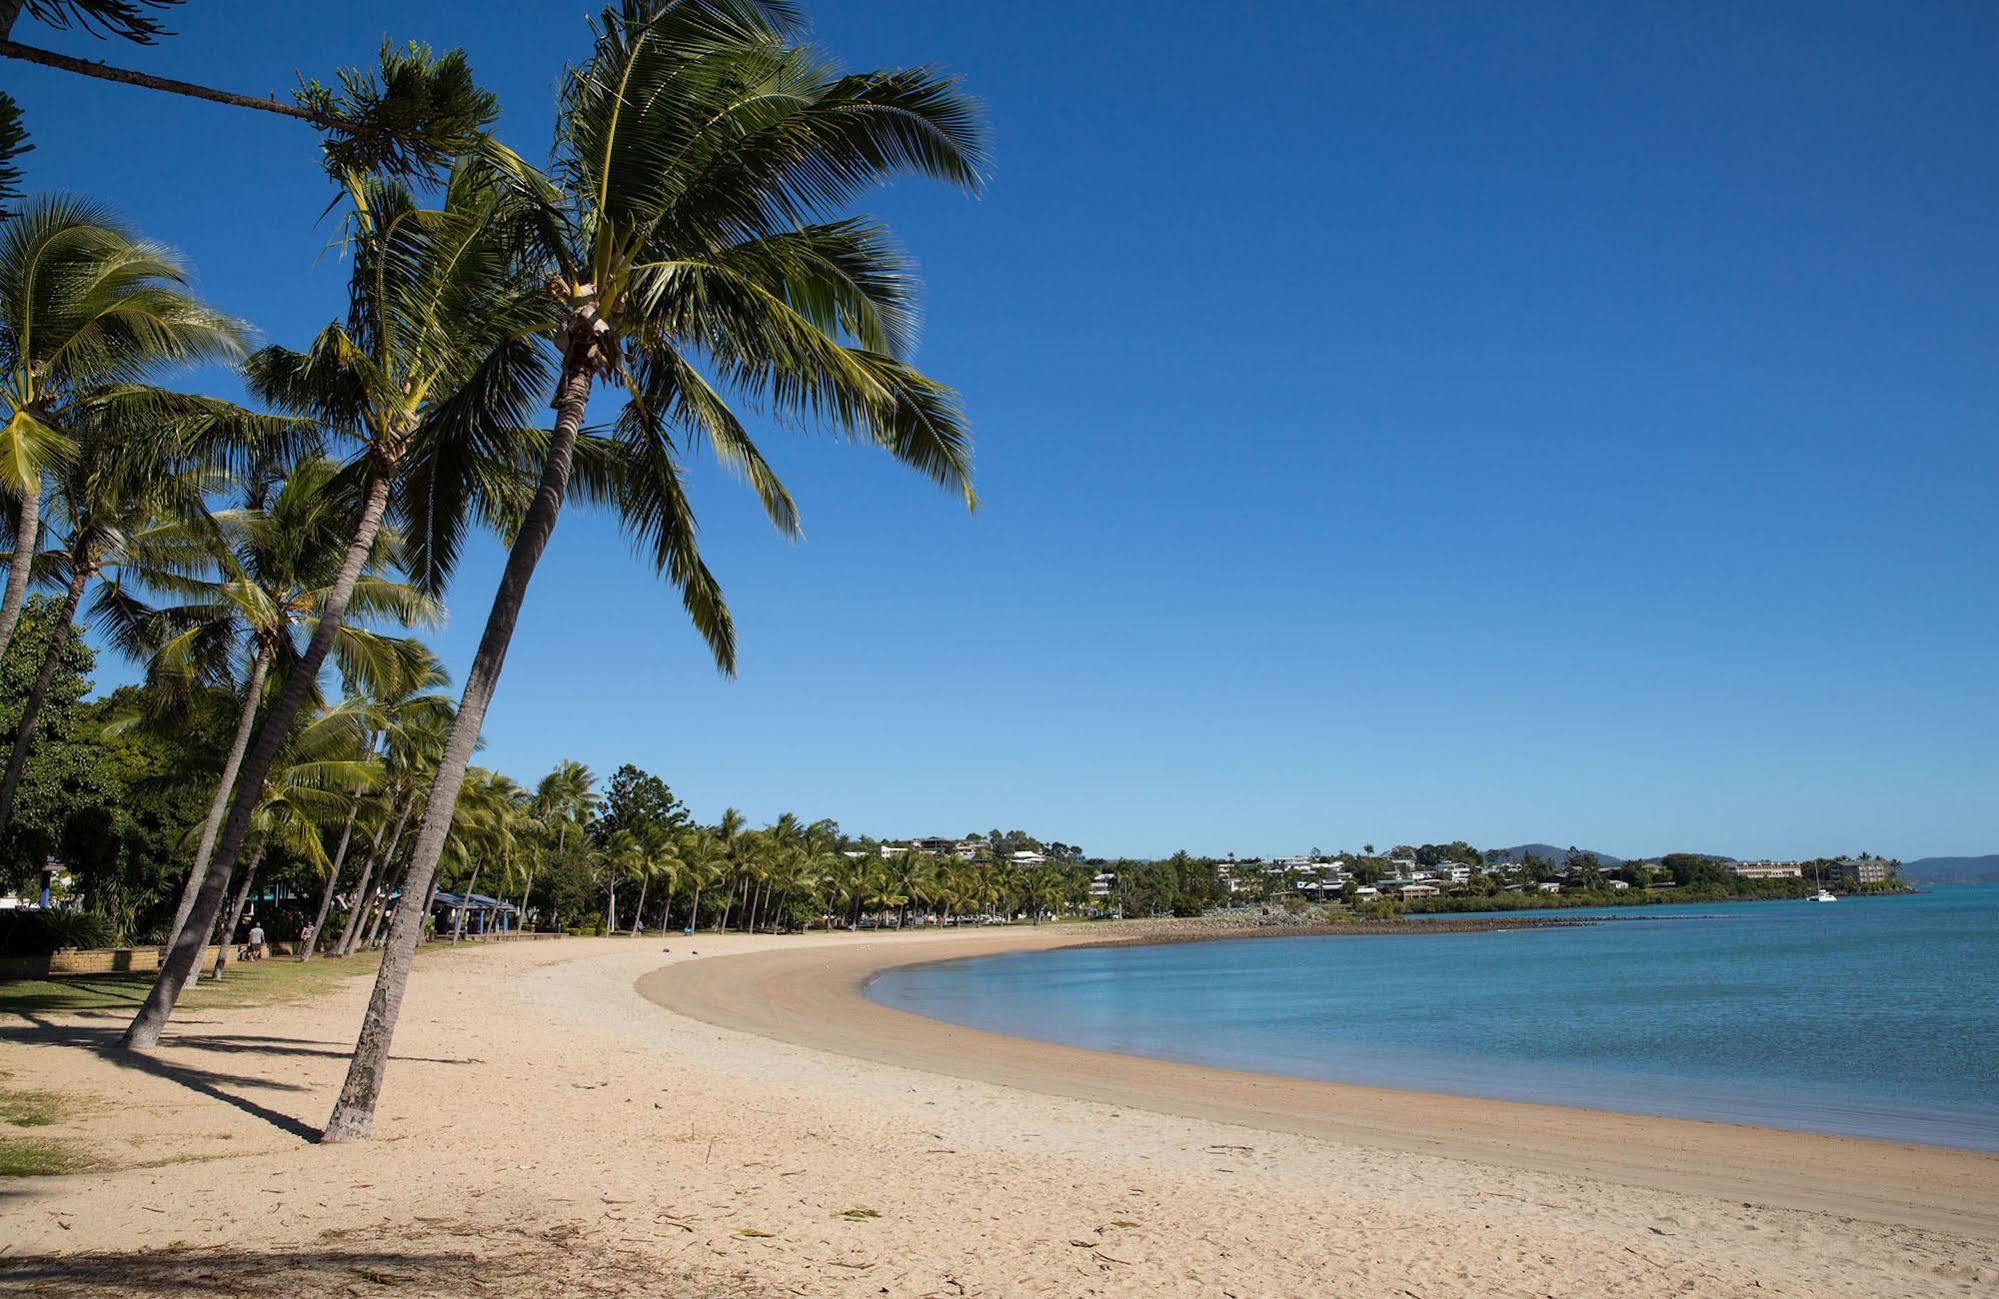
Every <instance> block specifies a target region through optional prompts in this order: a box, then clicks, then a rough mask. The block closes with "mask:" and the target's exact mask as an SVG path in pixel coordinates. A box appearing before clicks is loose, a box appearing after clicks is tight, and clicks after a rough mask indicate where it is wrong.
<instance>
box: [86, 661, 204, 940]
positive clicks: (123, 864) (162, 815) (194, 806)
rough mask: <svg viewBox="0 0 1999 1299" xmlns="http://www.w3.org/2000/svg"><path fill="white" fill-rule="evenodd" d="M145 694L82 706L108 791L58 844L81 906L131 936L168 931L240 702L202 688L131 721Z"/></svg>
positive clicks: (119, 693)
mask: <svg viewBox="0 0 1999 1299" xmlns="http://www.w3.org/2000/svg"><path fill="white" fill-rule="evenodd" d="M144 695H145V692H144V691H142V690H141V689H140V688H139V687H136V686H125V687H121V688H120V689H118V690H116V691H113V692H112V693H111V694H110V695H109V696H107V697H105V698H104V699H101V700H98V701H96V702H95V703H92V704H89V705H87V706H86V707H85V710H84V713H85V718H86V721H85V726H84V731H85V734H86V735H87V736H88V738H89V740H90V741H91V743H92V747H93V748H94V750H95V753H96V756H97V766H98V770H99V772H100V774H101V775H102V777H103V779H104V782H105V786H106V787H107V789H109V790H110V791H111V797H109V798H107V799H105V800H104V801H102V802H97V803H90V804H86V805H84V806H82V807H79V808H78V809H77V810H76V811H75V812H74V813H72V814H71V816H70V818H69V820H68V822H67V823H66V824H65V826H64V837H63V844H62V852H63V859H64V860H65V861H66V862H67V863H68V864H69V866H70V869H71V871H72V872H73V873H74V874H75V876H76V881H77V885H78V888H79V891H80V893H81V894H82V897H83V901H84V903H85V905H87V906H89V907H91V908H92V909H93V910H96V911H99V912H101V913H102V914H104V915H105V916H107V917H109V918H110V919H111V921H112V923H113V924H114V925H115V927H116V929H117V931H118V933H119V935H120V938H121V940H122V941H127V942H133V941H142V940H144V939H147V938H150V937H155V936H159V937H163V936H164V935H160V934H158V933H157V930H158V929H159V927H160V926H161V925H163V924H165V923H166V921H167V919H168V917H169V916H170V915H171V911H170V910H169V907H170V905H171V899H172V897H173V894H174V890H175V889H176V888H177V887H178V885H179V882H180V879H181V877H182V876H183V875H184V874H185V872H186V871H187V868H188V863H189V862H190V860H191V859H192V856H193V844H194V841H195V838H196V836H197V835H198V834H199V833H200V827H201V823H202V820H203V818H205V817H206V816H207V815H208V804H209V800H210V799H211V798H212V797H213V795H214V793H215V782H216V780H217V779H219V778H220V775H221V769H222V758H223V754H224V751H225V749H226V748H227V746H228V743H229V738H230V734H231V731H232V729H233V727H234V725H235V712H236V708H237V701H236V700H235V699H234V698H232V697H231V696H230V695H229V693H228V692H227V691H221V690H204V691H199V692H197V693H196V694H195V696H194V697H192V698H191V699H187V700H185V701H184V702H183V703H182V706H180V707H178V708H176V709H175V710H174V711H173V712H172V713H171V714H169V715H167V716H165V717H161V718H157V719H154V720H152V721H150V722H135V721H134V718H136V717H139V716H143V715H144V714H145V713H146V703H147V701H146V700H145V699H144Z"/></svg>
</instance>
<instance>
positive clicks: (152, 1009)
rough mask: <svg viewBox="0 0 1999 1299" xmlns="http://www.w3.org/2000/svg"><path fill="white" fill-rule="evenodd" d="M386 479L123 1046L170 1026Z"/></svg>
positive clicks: (384, 497) (347, 590)
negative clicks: (225, 876) (219, 868)
mask: <svg viewBox="0 0 1999 1299" xmlns="http://www.w3.org/2000/svg"><path fill="white" fill-rule="evenodd" d="M389 479H390V474H389V472H388V468H387V467H386V466H381V465H378V466H376V468H375V469H374V471H373V473H372V474H371V475H370V476H369V479H368V493H367V497H366V499H365V501H364V502H363V504H362V507H361V517H360V518H359V519H358V520H356V522H355V524H354V536H353V538H352V540H351V541H349V543H348V545H347V554H346V555H345V556H344V557H343V558H342V559H341V562H340V572H339V573H338V575H336V576H335V578H334V581H333V585H332V588H331V589H330V590H329V591H328V592H327V596H326V603H325V605H324V607H323V608H322V609H321V610H320V615H319V627H318V629H317V630H315V631H314V632H313V634H312V644H311V645H309V646H307V648H306V652H305V658H304V660H303V661H301V662H300V663H299V665H298V666H297V667H296V668H295V669H293V670H292V672H291V674H290V676H289V677H287V679H286V681H285V688H284V692H283V693H282V694H280V695H279V696H278V699H277V702H276V703H275V704H273V705H272V706H271V710H270V712H269V714H268V715H266V716H265V718H264V724H263V725H262V726H260V727H258V728H257V736H256V739H254V740H253V741H251V744H250V753H249V756H248V757H247V758H246V759H245V760H244V763H243V769H242V770H241V771H239V772H238V773H237V778H236V792H235V794H234V795H233V796H232V798H231V800H230V805H229V816H228V819H227V820H226V821H224V822H223V825H222V837H221V839H220V841H219V842H217V844H216V846H215V854H214V856H213V857H211V858H210V859H209V871H208V874H207V877H206V878H204V879H203V880H202V882H201V887H200V889H199V890H198V891H197V892H196V894H195V897H194V907H193V909H192V910H190V911H189V913H188V923H187V924H185V925H183V926H181V932H180V935H179V937H177V938H175V939H174V943H173V946H172V948H171V949H169V950H168V952H167V959H166V960H165V961H164V962H163V963H162V964H161V966H160V972H159V975H158V977H156V978H155V979H154V980H153V988H152V991H151V992H149V993H148V994H147V995H146V1004H145V1005H143V1006H141V1007H140V1008H139V1013H138V1014H137V1015H136V1016H134V1017H133V1019H132V1024H131V1027H129V1028H127V1029H126V1030H125V1036H124V1037H123V1038H122V1039H120V1043H119V1044H120V1045H121V1046H124V1047H126V1048H128V1049H129V1048H132V1047H148V1046H152V1045H154V1044H156V1043H157V1042H158V1041H159V1040H160V1031H161V1030H162V1029H164V1028H165V1027H166V1026H167V1018H168V1016H170V1015H172V1014H173V1008H174V1002H175V1001H176V1000H178V999H179V997H180V990H181V988H182V987H184V986H186V984H187V981H188V977H189V976H190V975H192V974H193V973H194V968H195V966H196V965H198V964H199V963H200V961H201V947H200V945H199V944H198V943H197V942H196V941H195V939H194V938H193V937H192V936H191V935H192V934H200V933H206V932H207V931H208V927H209V926H210V925H211V924H213V923H214V922H215V917H216V915H217V913H219V912H220V911H221V910H222V894H223V890H224V889H225V888H226V887H227V886H226V884H225V882H224V880H223V878H222V877H221V876H220V875H219V874H218V872H217V871H216V869H215V865H216V863H217V862H220V863H221V865H222V869H223V870H225V871H226V870H229V869H231V868H232V867H234V866H235V864H236V858H237V856H238V855H239V854H241V852H242V851H243V841H244V840H245V839H247V838H248V837H249V835H250V815H251V813H253V812H254V811H256V809H257V793H258V791H260V790H262V789H263V787H264V777H266V776H268V775H269V774H270V772H271V765H272V764H273V763H275V762H276V761H277V758H278V750H279V749H280V748H281V747H283V745H284V742H285V737H286V736H287V735H288V734H289V733H290V732H291V725H292V721H293V720H294V719H295V718H296V717H297V716H298V714H299V710H300V709H301V708H303V707H304V706H305V700H306V695H307V693H308V692H309V691H310V690H311V689H312V685H313V682H314V681H316V680H317V679H318V677H319V669H320V666H321V665H322V664H324V663H325V662H326V655H327V652H328V651H329V650H331V649H332V648H333V638H334V637H335V636H336V635H337V634H338V633H339V631H340V624H341V622H342V621H343V620H344V619H345V618H346V616H347V601H348V600H349V599H350V598H352V596H353V594H354V584H355V583H356V582H358V581H359V580H360V578H361V570H362V569H363V568H364V567H366V565H367V562H368V552H369V550H370V549H372V548H373V546H374V544H375V537H376V534H377V533H379V532H380V531H381V527H382V511H383V510H384V509H385V508H387V506H388V503H389Z"/></svg>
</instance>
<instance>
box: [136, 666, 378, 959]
mask: <svg viewBox="0 0 1999 1299" xmlns="http://www.w3.org/2000/svg"><path fill="white" fill-rule="evenodd" d="M274 652H275V650H274V647H273V646H271V645H268V644H266V645H264V646H262V647H260V648H259V649H258V650H257V657H256V659H255V660H254V661H253V662H252V663H251V665H250V684H249V685H248V686H247V687H246V688H245V689H244V692H243V707H242V710H241V711H240V712H239V713H238V715H237V718H236V736H235V738H234V739H232V740H231V741H230V742H229V756H228V758H227V759H226V760H225V761H224V762H223V764H222V777H221V779H220V780H219V781H217V782H216V786H215V797H214V798H212V799H210V800H209V801H208V819H207V820H206V821H204V822H202V824H201V844H200V846H199V847H197V848H196V849H195V850H194V869H193V870H190V871H189V872H188V873H187V882H186V883H184V884H182V885H181V889H180V905H179V906H177V907H175V908H174V927H173V929H172V931H171V932H170V934H169V936H168V938H167V945H168V946H169V947H171V946H172V945H173V942H174V939H176V938H179V937H180V927H181V926H182V925H184V924H186V923H187V913H188V912H190V911H192V910H193V909H194V895H195V894H196V893H198V892H199V891H200V890H201V880H202V877H203V876H205V875H207V874H208V859H209V858H210V857H211V856H212V855H213V854H214V852H215V836H216V833H217V832H218V831H220V830H221V829H222V814H223V813H224V812H227V811H228V810H229V794H230V791H232V790H233V789H235V787H236V770H237V768H239V767H241V766H242V765H243V751H244V750H245V749H247V748H249V747H250V733H251V732H252V731H254V730H255V729H256V727H257V705H258V703H260V702H261V701H262V699H263V695H264V677H265V675H266V674H268V673H269V672H270V670H271V658H272V656H273V654H274ZM347 825H348V828H349V829H352V828H353V825H354V819H353V818H352V817H349V818H348V819H347ZM341 842H342V843H343V844H344V843H345V842H346V840H345V839H343V840H341ZM323 918H324V917H322V919H323Z"/></svg>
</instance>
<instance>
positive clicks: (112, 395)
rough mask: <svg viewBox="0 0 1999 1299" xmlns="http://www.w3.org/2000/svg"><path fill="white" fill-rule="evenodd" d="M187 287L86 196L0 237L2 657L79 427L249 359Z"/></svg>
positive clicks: (229, 323) (240, 339)
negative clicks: (9, 547) (51, 476)
mask: <svg viewBox="0 0 1999 1299" xmlns="http://www.w3.org/2000/svg"><path fill="white" fill-rule="evenodd" d="M187 282H188V271H187V268H186V266H185V265H184V264H183V263H182V262H181V261H180V259H179V258H178V257H177V256H175V254H174V253H173V252H172V251H171V250H169V249H168V248H166V247H165V246H164V245H161V244H157V243H154V242H152V241H150V240H146V239H141V238H140V237H139V236H138V235H136V234H134V233H133V232H132V231H131V229H130V228H129V227H127V226H126V225H124V224H123V223H122V222H120V221H119V220H118V219H117V218H116V217H114V216H112V215H111V213H110V212H109V211H108V210H107V209H105V208H103V207H100V206H98V205H97V204H95V203H91V202H88V201H86V200H83V199H78V198H71V197H67V196H60V195H58V196H53V197H48V198H42V199H37V200H35V201H33V202H30V203H29V204H28V205H27V206H26V207H24V208H23V209H21V210H20V211H19V212H16V213H14V214H12V216H11V217H10V219H9V220H8V222H7V224H6V226H5V227H4V229H0V376H4V379H0V401H4V402H5V405H6V413H7V422H6V425H5V427H4V429H0V494H4V495H5V496H6V497H7V498H9V500H10V501H11V503H12V507H13V514H14V525H15V527H14V549H13V558H12V561H11V562H10V564H9V565H8V570H7V587H6V592H5V595H4V596H0V654H4V653H6V650H7V646H8V644H9V643H10V642H11V641H12V639H13V635H14V627H15V624H16V623H18V622H19V620H20V616H21V602H22V601H23V600H25V599H26V598H27V593H28V581H29V577H30V566H31V565H32V563H33V560H34V556H35V551H36V540H37V538H38V536H39V535H40V524H41V508H42V487H43V478H44V475H45V474H46V473H47V472H48V471H49V470H51V469H52V468H55V467H57V466H59V465H61V464H63V463H65V462H66V461H68V460H70V459H72V458H73V457H74V456H75V454H76V451H77V447H76V438H77V436H78V434H77V431H76V430H75V429H74V427H73V423H74V421H75V420H76V419H77V418H78V417H79V416H82V415H85V414H87V413H90V412H93V411H96V412H98V413H99V414H102V413H103V410H102V408H103V407H105V406H106V405H116V406H119V407H129V406H131V405H132V404H133V403H134V402H135V401H136V400H139V399H140V395H141V394H140V392H139V391H138V390H136V389H135V388H134V385H143V384H145V383H148V382H150V381H151V380H153V379H154V378H156V377H157V376H158V375H159V374H160V373H161V372H162V371H164V370H167V369H170V368H174V367H178V366H183V365H188V364H193V363H199V362H204V361H230V360H234V359H236V358H238V357H240V356H241V355H242V354H243V350H244V340H245V330H244V327H243V326H242V325H241V324H240V323H239V322H237V321H235V320H233V319H231V318H230V317H228V316H226V315H223V314H222V313H221V312H218V311H214V310H212V309H211V308H209V307H207V306H205V305H203V304H202V302H201V301H200V299H198V298H196V297H195V296H194V294H193V293H191V292H190V291H189V290H188V287H187ZM186 401H187V402H188V403H190V404H197V403H199V399H195V398H189V399H186Z"/></svg>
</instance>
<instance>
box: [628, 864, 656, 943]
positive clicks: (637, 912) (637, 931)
mask: <svg viewBox="0 0 1999 1299" xmlns="http://www.w3.org/2000/svg"><path fill="white" fill-rule="evenodd" d="M651 885H652V878H651V877H650V876H640V877H639V903H638V905H637V906H635V907H633V908H632V937H634V938H638V937H640V936H641V935H643V934H644V933H645V927H646V889H648V888H649V887H651Z"/></svg>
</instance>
